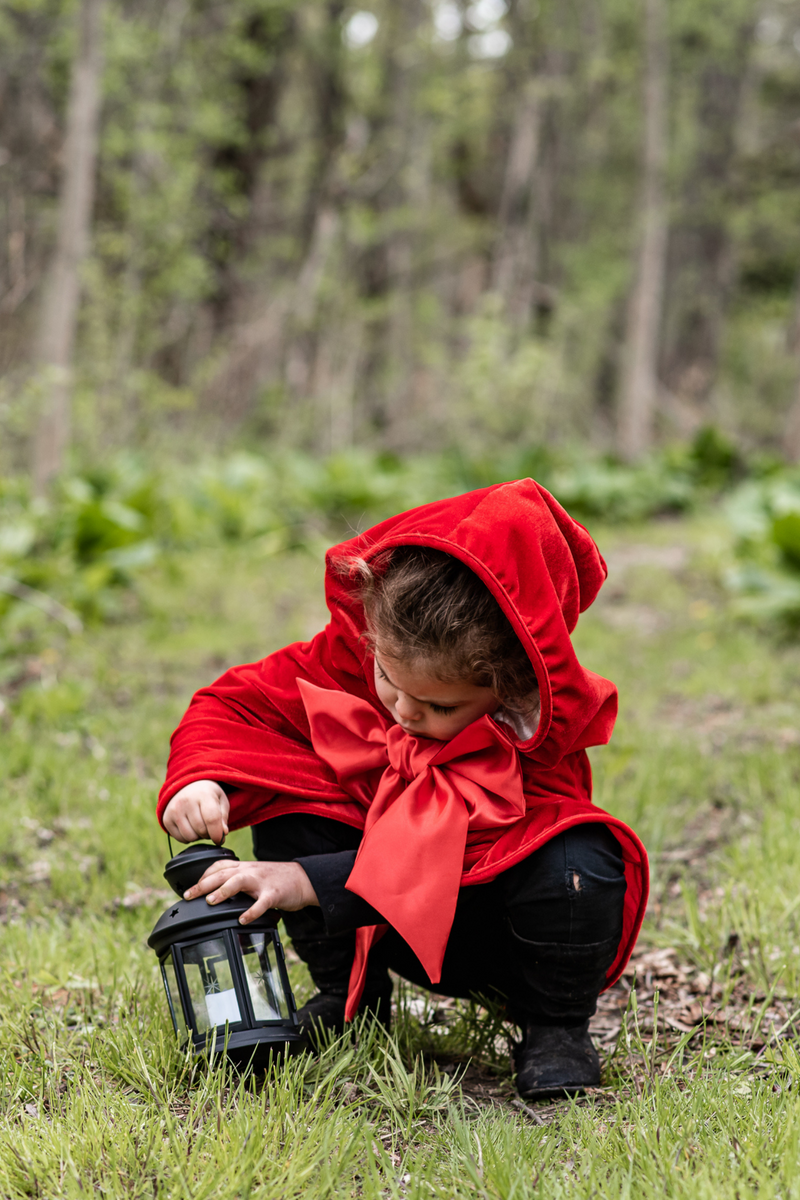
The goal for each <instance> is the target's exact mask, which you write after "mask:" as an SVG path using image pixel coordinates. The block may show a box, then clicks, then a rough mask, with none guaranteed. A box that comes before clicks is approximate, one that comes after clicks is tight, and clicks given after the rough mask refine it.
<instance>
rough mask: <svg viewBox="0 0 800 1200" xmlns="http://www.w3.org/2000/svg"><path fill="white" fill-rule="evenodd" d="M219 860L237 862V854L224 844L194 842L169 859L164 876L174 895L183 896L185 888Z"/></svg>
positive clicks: (194, 882)
mask: <svg viewBox="0 0 800 1200" xmlns="http://www.w3.org/2000/svg"><path fill="white" fill-rule="evenodd" d="M220 860H224V861H225V862H238V861H239V856H238V855H237V854H234V853H233V851H232V850H227V849H226V848H225V847H224V846H214V845H209V844H208V843H207V842H195V843H194V844H193V845H191V846H187V847H186V849H185V850H181V851H180V853H179V854H176V855H175V857H174V858H171V859H170V860H169V862H168V863H167V865H166V867H165V868H164V878H165V879H166V881H167V883H168V884H169V886H170V887H171V888H172V890H173V892H175V894H176V895H178V896H183V893H184V892H185V891H186V889H187V888H190V887H194V885H195V884H196V883H197V881H198V879H200V877H201V875H203V874H204V872H205V871H206V870H207V869H208V868H209V867H210V866H211V864H212V863H215V862H219V861H220Z"/></svg>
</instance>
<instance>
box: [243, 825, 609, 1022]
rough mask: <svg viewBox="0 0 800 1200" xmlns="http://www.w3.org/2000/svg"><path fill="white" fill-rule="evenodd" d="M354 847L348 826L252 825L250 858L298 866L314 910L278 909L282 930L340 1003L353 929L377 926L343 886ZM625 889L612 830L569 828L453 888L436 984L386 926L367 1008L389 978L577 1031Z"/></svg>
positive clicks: (600, 979) (373, 959)
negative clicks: (488, 877) (482, 878)
mask: <svg viewBox="0 0 800 1200" xmlns="http://www.w3.org/2000/svg"><path fill="white" fill-rule="evenodd" d="M360 840H361V833H360V832H359V831H358V830H356V829H352V828H351V827H350V826H349V825H344V824H342V823H341V822H339V821H331V820H327V819H326V818H324V817H317V816H311V815H307V814H303V813H292V814H289V815H286V816H281V817H275V818H273V819H272V820H270V821H264V822H263V823H262V824H260V825H256V826H254V827H253V847H254V850H255V855H256V858H259V859H261V860H262V861H266V862H292V861H298V862H300V863H301V864H302V866H303V867H304V868H305V870H306V872H307V874H308V876H309V879H310V880H311V883H312V885H313V886H314V890H315V891H316V893H317V897H318V899H319V901H320V907H319V908H305V909H302V910H300V911H299V912H295V913H285V914H284V921H285V924H286V929H287V931H288V933H289V936H290V937H291V939H292V941H293V943H294V946H295V949H296V951H297V953H298V954H299V956H300V958H301V959H303V961H304V962H306V963H307V964H308V967H309V970H310V972H311V977H312V979H313V980H314V983H315V984H316V986H317V987H318V988H319V989H320V990H321V991H325V992H332V993H335V994H338V995H345V994H346V992H347V984H348V979H349V976H350V967H351V965H352V961H353V954H354V949H355V929H356V927H357V926H359V925H374V924H377V923H379V922H380V921H381V920H382V918H381V916H380V913H378V912H376V911H375V909H373V908H371V907H370V906H369V905H368V904H367V903H366V902H365V901H363V900H362V899H361V898H360V897H358V896H354V895H353V894H352V893H350V892H347V891H346V889H345V884H346V882H347V878H348V876H349V874H350V871H351V870H352V867H353V863H354V861H355V856H356V848H357V846H358V843H359V842H360ZM625 886H626V885H625V875H624V870H623V862H622V854H621V851H620V847H619V843H618V842H617V840H616V838H615V837H614V836H613V834H612V833H611V832H610V830H609V829H608V828H607V827H606V826H605V825H600V824H590V825H578V826H575V827H574V828H572V829H569V830H567V831H566V832H565V833H562V834H559V835H558V836H557V837H554V838H552V839H551V841H549V842H547V843H546V844H545V845H544V846H542V847H541V848H540V849H539V850H536V851H534V853H533V854H530V855H529V856H528V857H527V858H525V859H523V860H522V862H519V863H517V864H516V865H515V866H513V867H511V868H509V870H507V871H504V872H502V874H500V875H498V876H497V878H496V879H494V880H492V882H491V883H484V884H477V885H475V886H473V887H463V888H461V890H460V891H459V895H458V902H457V905H456V914H455V919H454V921H453V927H452V930H451V933H450V938H449V940H448V943H447V949H446V951H445V956H444V963H443V967H442V978H441V981H440V982H439V983H437V984H435V985H431V983H430V980H429V979H428V976H427V975H426V973H425V970H424V968H423V967H422V964H421V963H420V961H419V959H418V958H417V956H416V955H415V954H414V952H413V950H411V948H410V946H408V944H407V943H406V942H405V941H404V940H403V939H402V938H401V937H400V935H399V934H398V933H397V932H396V931H395V930H393V929H390V930H389V932H388V933H387V934H386V936H385V937H384V938H383V939H382V940H381V941H380V942H378V944H377V945H376V946H375V948H374V949H373V951H372V953H371V954H370V959H369V966H368V972H367V983H366V988H365V992H364V997H365V1001H366V1002H367V1003H369V1001H370V999H371V998H373V997H376V996H377V995H379V994H381V993H382V992H383V993H385V991H386V990H387V988H388V987H389V979H388V971H389V970H392V971H395V972H396V973H397V974H398V975H401V976H403V978H405V979H408V980H410V981H411V982H412V983H415V984H417V985H419V986H420V987H423V988H427V989H428V990H432V991H435V992H436V993H437V994H439V995H445V996H461V997H469V996H472V995H476V994H477V995H484V996H487V997H490V998H492V999H495V1000H498V1001H500V1002H504V1003H506V1005H507V1009H508V1012H509V1016H510V1017H511V1018H512V1019H513V1020H515V1021H517V1022H518V1023H520V1024H524V1023H525V1022H526V1021H531V1022H534V1023H536V1024H540V1025H562V1026H568V1027H569V1026H575V1025H580V1024H583V1022H584V1021H586V1020H588V1018H589V1017H590V1016H591V1015H592V1014H593V1013H594V1011H595V1007H596V1003H597V995H598V993H599V991H600V990H601V988H602V987H603V985H604V982H605V978H606V973H607V971H608V968H609V967H610V966H611V963H612V962H613V961H614V958H615V957H616V953H617V948H618V946H619V940H620V936H621V933H622V908H623V901H624V897H625Z"/></svg>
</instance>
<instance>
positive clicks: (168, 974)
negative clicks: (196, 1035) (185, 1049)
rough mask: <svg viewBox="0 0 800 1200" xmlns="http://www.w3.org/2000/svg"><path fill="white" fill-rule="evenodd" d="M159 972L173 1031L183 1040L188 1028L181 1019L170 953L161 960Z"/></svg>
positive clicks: (178, 993)
mask: <svg viewBox="0 0 800 1200" xmlns="http://www.w3.org/2000/svg"><path fill="white" fill-rule="evenodd" d="M161 974H162V976H163V978H164V987H165V988H166V992H167V1003H168V1004H169V1011H170V1012H171V1013H172V1024H173V1025H174V1026H175V1032H176V1033H177V1035H178V1041H179V1042H185V1041H186V1039H187V1037H188V1036H189V1030H188V1029H187V1028H186V1022H185V1020H184V1019H183V1009H182V1007H181V994H180V992H179V991H178V980H177V977H176V975H175V966H174V964H173V962H172V955H171V954H170V956H169V957H168V958H165V959H164V961H163V962H162V964H161Z"/></svg>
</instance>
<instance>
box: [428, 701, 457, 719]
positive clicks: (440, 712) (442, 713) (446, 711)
mask: <svg viewBox="0 0 800 1200" xmlns="http://www.w3.org/2000/svg"><path fill="white" fill-rule="evenodd" d="M455 711H456V709H455V705H453V707H452V708H442V706H441V704H432V705H431V712H435V713H436V715H437V716H439V717H449V716H450V713H454V712H455Z"/></svg>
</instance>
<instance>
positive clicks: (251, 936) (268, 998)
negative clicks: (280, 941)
mask: <svg viewBox="0 0 800 1200" xmlns="http://www.w3.org/2000/svg"><path fill="white" fill-rule="evenodd" d="M238 937H239V946H240V947H241V951H242V962H243V963H244V973H245V978H246V980H247V987H248V990H249V992H250V1003H251V1004H252V1006H253V1016H254V1017H255V1019H256V1020H257V1021H285V1020H287V1019H288V1018H289V1005H288V1003H287V1000H286V995H285V993H284V989H283V981H282V978H281V974H280V971H279V970H278V964H277V961H276V957H275V945H274V942H273V940H272V938H271V937H270V936H269V934H265V933H259V932H258V931H256V930H254V931H253V932H252V933H240V934H239V935H238Z"/></svg>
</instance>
